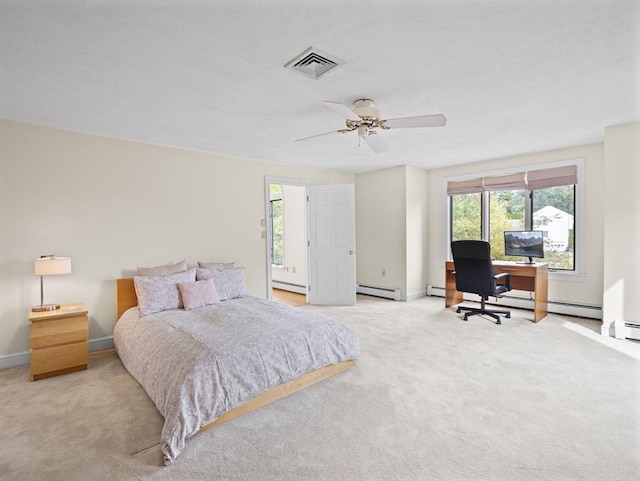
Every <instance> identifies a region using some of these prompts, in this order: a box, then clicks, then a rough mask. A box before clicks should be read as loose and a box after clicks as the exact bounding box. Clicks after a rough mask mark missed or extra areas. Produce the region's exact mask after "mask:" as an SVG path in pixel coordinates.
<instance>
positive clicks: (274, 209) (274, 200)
mask: <svg viewBox="0 0 640 481" xmlns="http://www.w3.org/2000/svg"><path fill="white" fill-rule="evenodd" d="M269 189H270V201H269V205H270V214H271V238H272V239H273V243H272V249H271V264H273V265H274V266H282V265H283V264H284V249H283V238H284V232H283V222H282V204H283V201H282V186H281V185H278V184H269Z"/></svg>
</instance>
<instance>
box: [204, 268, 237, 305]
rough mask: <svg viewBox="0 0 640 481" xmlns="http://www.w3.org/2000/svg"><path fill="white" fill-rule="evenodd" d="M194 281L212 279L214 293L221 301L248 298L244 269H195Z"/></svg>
mask: <svg viewBox="0 0 640 481" xmlns="http://www.w3.org/2000/svg"><path fill="white" fill-rule="evenodd" d="M196 279H198V280H199V281H202V280H205V279H213V282H214V283H215V285H216V291H217V292H218V296H219V297H220V300H221V301H226V300H228V299H237V298H238V297H249V290H248V289H247V283H246V280H245V277H244V267H230V268H227V269H200V268H198V269H196Z"/></svg>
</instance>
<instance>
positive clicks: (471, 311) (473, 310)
mask: <svg viewBox="0 0 640 481" xmlns="http://www.w3.org/2000/svg"><path fill="white" fill-rule="evenodd" d="M485 300H486V299H485V298H484V297H483V298H482V299H481V300H480V308H477V307H465V306H458V308H457V309H456V312H457V313H460V312H462V311H468V312H467V313H466V314H465V315H464V320H465V321H468V320H469V316H475V315H481V314H484V315H487V316H490V317H493V318H494V319H495V320H496V324H502V321H501V320H500V317H499V314H501V315H503V316H505V317H506V318H507V319H509V318H511V312H510V311H501V310H496V309H486V307H485Z"/></svg>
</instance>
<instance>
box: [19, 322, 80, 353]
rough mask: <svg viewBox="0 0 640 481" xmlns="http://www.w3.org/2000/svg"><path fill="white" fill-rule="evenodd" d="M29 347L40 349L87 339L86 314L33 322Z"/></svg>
mask: <svg viewBox="0 0 640 481" xmlns="http://www.w3.org/2000/svg"><path fill="white" fill-rule="evenodd" d="M30 337H31V348H32V349H40V348H45V347H51V346H59V345H62V344H68V343H72V342H81V341H87V340H88V338H89V332H88V328H87V316H86V315H76V316H73V317H67V318H62V319H55V320H43V321H38V322H33V323H32V324H31V330H30Z"/></svg>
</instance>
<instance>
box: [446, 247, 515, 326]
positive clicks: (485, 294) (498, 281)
mask: <svg viewBox="0 0 640 481" xmlns="http://www.w3.org/2000/svg"><path fill="white" fill-rule="evenodd" d="M451 252H452V253H453V263H454V266H455V272H454V275H455V278H456V289H457V290H458V291H460V292H470V293H473V294H478V295H479V296H480V308H479V309H478V308H476V307H465V306H458V309H457V310H456V312H458V313H459V312H461V311H468V312H466V313H465V315H464V320H465V321H467V320H469V316H474V315H476V314H486V315H487V316H491V317H493V318H494V319H495V320H496V324H502V322H501V321H500V317H499V314H502V315H504V316H506V317H507V318H510V317H511V312H510V311H500V310H490V309H486V308H485V301H486V300H488V299H489V296H491V297H499V296H501V295H502V294H504V293H505V292H507V291H510V290H511V278H510V277H509V274H508V273H504V274H497V275H496V274H494V272H493V262H492V261H491V247H490V245H489V243H488V242H485V241H480V240H460V241H454V242H452V243H451Z"/></svg>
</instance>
